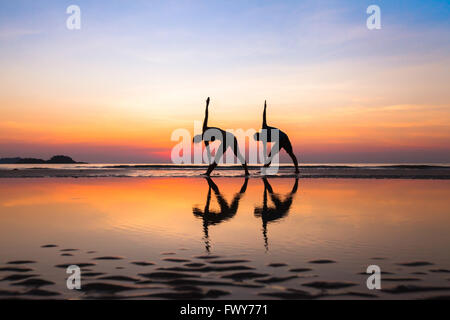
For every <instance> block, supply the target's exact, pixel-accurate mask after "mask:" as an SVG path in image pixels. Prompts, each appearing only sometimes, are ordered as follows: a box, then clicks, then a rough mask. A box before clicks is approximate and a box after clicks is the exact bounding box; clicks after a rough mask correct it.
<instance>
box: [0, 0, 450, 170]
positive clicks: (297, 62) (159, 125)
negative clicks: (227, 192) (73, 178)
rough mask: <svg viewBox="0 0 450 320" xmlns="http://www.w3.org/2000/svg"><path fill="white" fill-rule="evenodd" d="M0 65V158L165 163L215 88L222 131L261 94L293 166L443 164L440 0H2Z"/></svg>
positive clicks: (444, 20) (444, 75)
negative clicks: (74, 13)
mask: <svg viewBox="0 0 450 320" xmlns="http://www.w3.org/2000/svg"><path fill="white" fill-rule="evenodd" d="M72 4H76V5H78V6H79V7H80V8H81V30H68V29H67V28H66V19H67V18H68V17H69V15H68V14H66V8H67V7H68V6H69V5H72ZM371 4H377V5H379V6H380V8H381V24H382V28H381V29H380V30H368V29H367V27H366V19H367V17H368V16H369V15H368V14H367V13H366V9H367V7H368V6H369V5H371ZM0 70H1V72H0V108H1V117H0V157H13V156H21V157H40V158H49V157H50V156H52V155H55V154H66V155H69V156H72V157H73V158H74V159H75V160H78V161H87V162H108V163H118V162H135V163H143V162H145V163H161V162H170V152H171V149H172V147H174V146H175V144H176V142H173V141H171V134H172V132H173V131H174V130H175V129H178V128H185V129H187V130H189V131H191V132H193V123H194V121H195V120H197V121H202V118H203V114H204V101H205V99H206V98H207V97H208V96H210V97H211V98H212V103H211V107H210V124H211V125H214V126H219V127H221V128H223V129H239V128H243V129H249V128H254V129H258V128H259V127H260V126H261V118H262V108H263V104H264V100H265V99H267V100H268V107H269V108H268V121H269V124H270V125H273V126H275V127H279V128H280V129H282V130H283V131H285V132H286V133H288V135H289V137H290V139H291V141H292V143H293V145H294V151H295V153H296V154H297V155H298V157H299V161H300V162H309V163H313V162H314V163H319V162H320V163H328V162H347V163H352V162H369V163H370V162H371V163H375V162H410V163H415V162H440V163H444V162H446V163H448V162H450V4H449V2H448V1H444V0H443V1H418V0H417V1H415V0H414V1H413V0H409V1H392V0H390V1H387V0H371V1H364V0H354V1H322V0H321V1H312V0H311V1H300V0H296V1H280V0H273V1H263V0H258V1H257V0H249V1H225V0H222V1H206V0H196V1H195V0H191V1H188V0H186V1H185V0H161V1H148V0H145V1H144V0H142V1H138V0H132V1H125V0H124V1H113V0H111V1H99V0H89V1H87V0H86V1H80V0H71V1H54V0H48V1H44V0H39V1H32V0H28V1H23V0H15V1H11V0H0ZM283 159H284V160H286V158H283Z"/></svg>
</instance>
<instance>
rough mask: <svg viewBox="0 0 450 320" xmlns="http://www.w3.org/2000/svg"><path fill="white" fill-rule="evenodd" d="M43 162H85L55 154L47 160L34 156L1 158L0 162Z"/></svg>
mask: <svg viewBox="0 0 450 320" xmlns="http://www.w3.org/2000/svg"><path fill="white" fill-rule="evenodd" d="M43 163H53V164H66V163H85V162H77V161H75V160H73V159H72V158H71V157H68V156H62V155H57V156H53V157H51V158H50V159H49V160H43V159H36V158H20V157H15V158H1V159H0V164H43Z"/></svg>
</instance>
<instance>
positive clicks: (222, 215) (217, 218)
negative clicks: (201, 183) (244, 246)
mask: <svg viewBox="0 0 450 320" xmlns="http://www.w3.org/2000/svg"><path fill="white" fill-rule="evenodd" d="M206 180H207V181H208V186H209V188H208V195H207V196H206V205H205V209H204V210H203V211H201V210H200V209H199V208H196V207H194V208H193V209H192V211H193V213H194V215H195V216H196V217H198V218H202V219H203V232H204V234H205V247H206V250H207V251H208V252H209V249H210V245H209V232H208V231H209V230H208V229H209V226H213V225H216V224H219V223H222V222H224V221H227V220H230V219H231V218H233V217H234V216H235V215H236V212H237V210H238V207H239V201H240V200H241V197H242V196H243V194H244V193H245V191H246V190H247V184H248V178H245V182H244V184H243V185H242V187H241V190H240V191H239V192H238V193H236V194H235V195H234V198H233V201H232V202H231V204H228V202H227V200H225V198H224V197H223V196H222V194H221V193H220V191H219V188H218V187H217V185H216V184H215V183H214V181H212V179H211V178H206ZM211 189H212V190H213V191H214V194H215V195H216V199H217V202H218V203H219V206H220V212H217V211H213V210H210V209H209V206H210V204H211Z"/></svg>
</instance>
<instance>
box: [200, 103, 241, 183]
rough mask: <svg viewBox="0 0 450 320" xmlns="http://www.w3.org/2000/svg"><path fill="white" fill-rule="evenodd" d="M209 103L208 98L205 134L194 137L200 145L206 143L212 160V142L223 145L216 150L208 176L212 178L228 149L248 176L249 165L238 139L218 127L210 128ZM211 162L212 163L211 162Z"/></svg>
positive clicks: (204, 122) (204, 124)
mask: <svg viewBox="0 0 450 320" xmlns="http://www.w3.org/2000/svg"><path fill="white" fill-rule="evenodd" d="M209 101H210V99H209V98H208V99H207V100H206V111H205V120H204V121H203V132H202V134H201V135H196V136H195V137H194V142H195V143H199V142H201V141H204V142H205V146H206V149H207V152H208V158H209V159H211V150H210V148H209V144H210V142H214V141H215V140H219V141H221V144H220V146H219V148H217V150H216V155H215V157H214V162H212V163H211V164H210V165H209V167H208V170H207V171H206V173H205V174H206V175H207V176H210V175H211V172H212V171H213V170H214V169H215V168H216V167H217V165H218V164H219V161H220V158H221V157H222V156H223V155H224V153H225V152H226V151H227V149H228V148H231V149H232V150H233V152H234V155H235V156H236V158H238V160H239V161H240V162H241V164H242V166H243V167H244V170H245V175H246V176H248V175H249V173H248V169H247V163H246V162H245V158H244V157H243V156H242V154H241V152H240V150H239V145H238V141H237V139H236V137H235V136H234V135H233V134H232V133H231V132H227V131H225V130H222V129H220V128H217V127H208V108H209ZM210 162H211V161H210Z"/></svg>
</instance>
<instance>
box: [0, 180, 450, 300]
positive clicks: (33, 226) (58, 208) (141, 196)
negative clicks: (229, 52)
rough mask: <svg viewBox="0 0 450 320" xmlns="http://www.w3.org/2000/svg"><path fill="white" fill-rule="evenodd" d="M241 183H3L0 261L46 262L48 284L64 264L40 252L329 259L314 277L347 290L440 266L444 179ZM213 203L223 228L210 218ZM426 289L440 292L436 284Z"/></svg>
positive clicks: (446, 224) (444, 259) (444, 240)
mask: <svg viewBox="0 0 450 320" xmlns="http://www.w3.org/2000/svg"><path fill="white" fill-rule="evenodd" d="M244 182H245V180H244V179H243V178H242V179H240V178H217V179H213V180H211V181H210V183H208V181H207V180H206V179H202V178H153V179H132V178H130V179H129V178H123V179H114V178H111V179H34V180H33V179H2V180H0V190H1V192H0V208H1V212H0V253H1V260H2V261H0V263H4V262H5V261H8V260H17V259H34V260H36V261H38V262H39V263H40V264H42V263H43V262H44V261H45V262H46V263H47V262H48V263H47V264H49V266H45V265H43V266H41V267H40V268H41V274H47V275H48V277H52V276H53V275H54V274H55V273H56V272H61V273H62V271H60V270H56V269H52V267H53V265H55V264H58V263H62V262H61V261H63V262H64V261H66V260H62V259H63V258H61V257H60V256H59V254H54V253H50V251H48V250H47V251H45V250H43V249H40V246H41V245H43V244H48V243H55V244H58V245H59V246H60V248H64V247H65V248H79V249H81V250H82V251H83V252H86V251H89V250H96V251H98V252H101V255H119V256H123V257H126V258H127V259H135V260H150V261H159V260H160V258H161V256H160V254H161V253H162V252H165V251H170V252H181V255H184V256H188V257H192V256H194V255H199V254H205V253H206V249H209V251H210V253H211V254H214V255H216V254H217V255H220V256H228V257H234V258H236V257H238V256H245V257H246V258H247V259H249V260H251V261H253V263H254V265H256V266H258V267H259V268H260V269H261V270H265V269H266V268H267V267H266V264H268V263H272V262H283V263H287V264H289V265H290V266H293V267H297V266H298V267H302V266H305V265H306V266H307V265H308V261H310V260H315V259H332V260H335V261H336V262H337V263H336V264H334V265H328V266H315V267H314V269H315V270H317V272H319V271H320V276H321V277H322V278H324V279H327V280H337V279H340V280H342V279H347V280H355V279H353V278H354V277H355V273H357V272H362V271H365V268H366V267H367V266H368V265H369V264H374V263H375V264H379V265H381V266H382V269H383V267H384V266H386V267H385V268H387V269H389V271H395V270H397V269H400V268H401V267H399V266H397V265H396V263H400V262H408V261H430V262H433V263H434V264H435V265H436V266H438V267H442V268H447V269H448V268H449V267H450V257H449V255H448V244H449V243H450V232H449V231H450V215H449V212H448V208H449V204H450V200H449V199H448V192H449V189H450V182H449V181H431V180H430V181H426V180H362V179H361V180H359V179H349V180H345V179H334V180H333V179H315V180H313V179H305V180H299V182H298V188H297V189H296V190H295V192H293V190H294V188H295V179H275V178H274V179H270V178H269V179H268V181H267V182H266V188H265V184H264V182H263V180H261V179H250V180H249V181H248V184H247V185H246V186H245V188H244V185H245V183H244ZM209 191H210V192H211V193H210V194H209V196H208V192H209ZM265 192H266V196H267V203H266V206H264V193H265ZM272 192H273V193H272ZM237 194H238V195H239V196H238V201H237V203H236V201H235V202H233V200H236V195H237ZM273 195H275V196H276V197H275V198H273V197H272V196H273ZM208 197H209V207H208V212H209V215H210V217H209V220H208V219H206V220H208V221H206V223H205V218H204V217H202V213H203V212H204V210H205V206H206V204H207V202H208ZM289 197H292V198H291V201H292V202H290V200H289ZM277 199H278V200H279V201H281V202H280V203H278V207H277V203H276V201H277ZM273 200H275V203H274V201H273ZM224 203H226V204H227V205H228V207H226V208H227V210H229V211H228V212H227V213H228V215H229V217H227V218H221V217H220V215H221V214H222V212H223V210H224V207H223V204H224ZM221 204H222V205H221ZM280 205H284V207H280ZM264 208H265V211H264ZM277 210H278V211H277ZM262 212H264V213H263V214H262ZM277 214H278V215H279V217H278V216H277ZM214 215H217V217H216V216H214ZM205 225H207V229H208V231H207V237H206V236H205ZM264 230H265V231H264ZM206 247H207V248H206ZM182 248H183V249H186V250H182V251H180V249H182ZM373 257H385V258H387V260H379V261H374V260H371V258H373ZM79 259H81V260H83V259H84V260H88V259H90V258H87V257H85V256H83V257H82V258H79ZM407 271H408V272H409V271H411V272H412V271H415V270H407ZM401 272H403V271H401ZM60 276H61V277H63V276H64V275H60ZM336 278H337V279H336ZM441 278H442V275H441ZM360 280H361V279H360ZM360 280H358V281H360ZM427 280H428V282H429V283H433V284H436V285H437V284H442V283H440V278H432V277H430V278H429V279H427ZM428 282H427V283H428ZM236 297H239V296H236Z"/></svg>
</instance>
